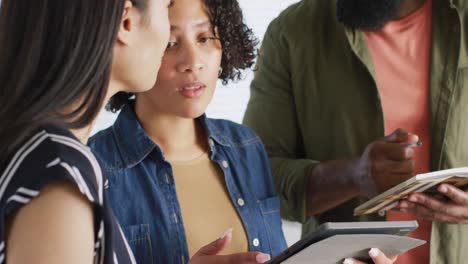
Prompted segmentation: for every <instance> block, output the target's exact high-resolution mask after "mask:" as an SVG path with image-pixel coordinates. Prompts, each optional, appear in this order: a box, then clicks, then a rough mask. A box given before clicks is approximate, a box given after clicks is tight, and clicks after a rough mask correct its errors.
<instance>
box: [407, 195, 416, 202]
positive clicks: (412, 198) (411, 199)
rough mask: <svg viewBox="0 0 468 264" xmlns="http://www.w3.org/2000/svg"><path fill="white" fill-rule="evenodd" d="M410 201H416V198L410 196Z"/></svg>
mask: <svg viewBox="0 0 468 264" xmlns="http://www.w3.org/2000/svg"><path fill="white" fill-rule="evenodd" d="M408 200H409V201H410V202H417V201H418V198H416V197H414V196H410V198H409V199H408Z"/></svg>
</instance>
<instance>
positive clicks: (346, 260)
mask: <svg viewBox="0 0 468 264" xmlns="http://www.w3.org/2000/svg"><path fill="white" fill-rule="evenodd" d="M343 264H354V261H353V260H352V259H350V258H347V259H345V260H344V261H343Z"/></svg>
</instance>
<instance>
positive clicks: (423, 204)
mask: <svg viewBox="0 0 468 264" xmlns="http://www.w3.org/2000/svg"><path fill="white" fill-rule="evenodd" d="M437 190H438V191H439V192H440V193H441V194H442V195H443V198H436V197H431V196H428V195H425V194H422V193H415V194H411V195H410V196H409V197H408V199H407V200H402V201H400V204H399V207H400V210H401V211H402V212H405V213H410V214H414V215H415V216H416V217H418V218H420V219H425V220H430V221H439V222H446V223H450V224H468V193H467V192H465V191H463V190H460V189H459V188H457V187H455V186H452V185H449V184H441V185H440V186H439V187H438V188H437Z"/></svg>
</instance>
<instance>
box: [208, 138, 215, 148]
mask: <svg viewBox="0 0 468 264" xmlns="http://www.w3.org/2000/svg"><path fill="white" fill-rule="evenodd" d="M208 144H210V147H214V141H213V140H212V139H211V138H210V140H208Z"/></svg>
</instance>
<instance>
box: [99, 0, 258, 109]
mask: <svg viewBox="0 0 468 264" xmlns="http://www.w3.org/2000/svg"><path fill="white" fill-rule="evenodd" d="M204 3H205V7H206V9H207V11H208V15H209V17H210V21H211V24H212V25H213V30H215V29H216V30H217V34H218V37H219V40H220V41H221V46H222V51H223V54H222V59H221V67H222V69H223V71H222V73H221V75H220V76H219V79H221V80H222V83H223V85H226V84H227V83H228V82H229V81H230V80H231V81H237V80H240V79H241V77H242V70H245V69H248V68H251V67H252V66H253V65H254V61H255V57H256V55H257V45H258V40H257V38H256V37H255V35H254V33H253V31H252V29H251V28H249V27H248V26H247V25H246V24H245V23H244V16H243V14H242V10H241V8H240V6H239V3H238V1H237V0H230V1H226V0H204ZM133 96H134V94H133V93H125V92H120V93H118V94H116V95H114V96H113V97H112V98H111V99H110V101H109V104H108V105H107V106H106V109H107V110H109V111H111V112H114V113H115V112H117V111H119V110H120V109H121V108H122V107H123V106H125V105H126V104H127V103H128V101H129V99H130V98H132V97H133Z"/></svg>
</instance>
